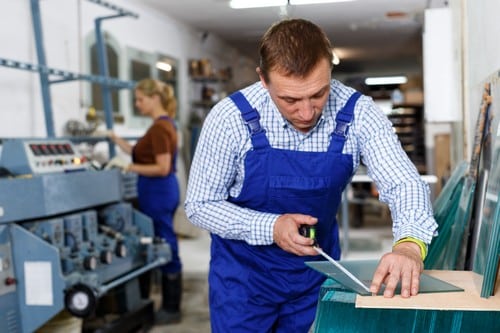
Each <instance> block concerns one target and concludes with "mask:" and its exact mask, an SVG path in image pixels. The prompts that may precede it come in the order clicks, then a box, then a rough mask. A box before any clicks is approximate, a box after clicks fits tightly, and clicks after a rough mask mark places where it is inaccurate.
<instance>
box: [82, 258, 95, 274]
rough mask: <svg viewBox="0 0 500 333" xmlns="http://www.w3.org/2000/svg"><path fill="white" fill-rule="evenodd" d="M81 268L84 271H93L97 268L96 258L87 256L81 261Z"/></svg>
mask: <svg viewBox="0 0 500 333" xmlns="http://www.w3.org/2000/svg"><path fill="white" fill-rule="evenodd" d="M83 267H84V268H85V269H86V270H89V271H93V270H95V269H96V268H97V258H96V257H94V256H88V257H85V259H83Z"/></svg>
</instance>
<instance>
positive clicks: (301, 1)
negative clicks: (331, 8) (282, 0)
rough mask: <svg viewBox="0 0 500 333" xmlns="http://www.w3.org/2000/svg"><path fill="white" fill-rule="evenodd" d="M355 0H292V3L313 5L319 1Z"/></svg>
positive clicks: (344, 0) (348, 0)
mask: <svg viewBox="0 0 500 333" xmlns="http://www.w3.org/2000/svg"><path fill="white" fill-rule="evenodd" d="M351 1H355V0H290V1H289V2H290V5H297V6H299V5H313V4H318V3H335V2H351Z"/></svg>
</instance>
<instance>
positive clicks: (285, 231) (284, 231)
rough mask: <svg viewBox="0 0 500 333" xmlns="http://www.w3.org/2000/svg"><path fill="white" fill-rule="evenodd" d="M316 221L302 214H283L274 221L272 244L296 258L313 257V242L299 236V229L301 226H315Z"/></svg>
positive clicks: (314, 252) (314, 253)
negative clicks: (294, 255)
mask: <svg viewBox="0 0 500 333" xmlns="http://www.w3.org/2000/svg"><path fill="white" fill-rule="evenodd" d="M316 223H318V219H317V218H315V217H312V216H310V215H303V214H283V215H281V216H280V217H278V219H277V220H276V222H275V224H274V230H273V239H274V242H275V243H276V244H277V245H278V246H279V247H280V248H282V249H283V250H285V251H287V252H290V253H293V254H296V255H298V256H314V255H317V254H318V253H317V252H316V251H315V250H314V249H313V247H312V246H313V244H314V240H313V239H311V238H307V237H304V236H302V235H300V233H299V228H300V226H301V225H303V224H307V225H311V226H312V225H315V224H316Z"/></svg>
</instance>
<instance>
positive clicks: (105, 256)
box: [101, 250, 113, 264]
mask: <svg viewBox="0 0 500 333" xmlns="http://www.w3.org/2000/svg"><path fill="white" fill-rule="evenodd" d="M112 261H113V254H112V253H111V251H108V250H104V251H102V252H101V262H103V263H105V264H111V262H112Z"/></svg>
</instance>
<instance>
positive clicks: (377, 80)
mask: <svg viewBox="0 0 500 333" xmlns="http://www.w3.org/2000/svg"><path fill="white" fill-rule="evenodd" d="M406 82H408V78H407V77H406V76H403V75H400V76H380V77H367V78H366V79H365V83H366V84H367V85H369V86H383V85H388V84H404V83H406Z"/></svg>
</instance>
